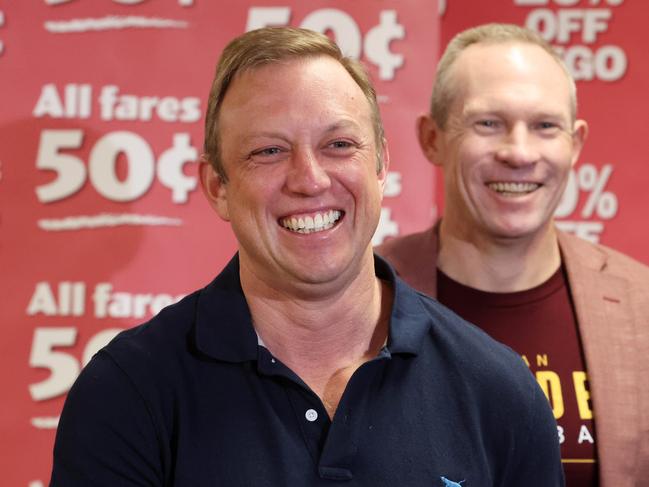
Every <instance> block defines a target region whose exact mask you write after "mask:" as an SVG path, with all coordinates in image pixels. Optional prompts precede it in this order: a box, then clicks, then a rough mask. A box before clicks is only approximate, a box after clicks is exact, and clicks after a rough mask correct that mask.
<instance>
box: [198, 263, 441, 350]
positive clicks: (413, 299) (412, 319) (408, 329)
mask: <svg viewBox="0 0 649 487" xmlns="http://www.w3.org/2000/svg"><path fill="white" fill-rule="evenodd" d="M374 269H375V273H376V275H377V277H379V278H380V279H383V280H385V281H387V282H389V283H390V284H391V286H392V289H393V290H394V300H393V303H392V313H391V316H390V332H389V338H388V344H387V349H388V351H389V353H390V354H395V353H397V354H398V353H405V354H411V355H417V352H418V351H419V349H420V348H421V346H422V343H423V342H424V336H425V335H426V334H427V333H428V332H429V330H430V327H431V318H430V315H429V313H428V312H427V311H426V310H425V309H424V306H423V304H422V297H421V296H420V295H419V294H418V293H417V292H416V291H414V290H413V289H412V288H410V287H409V286H408V285H407V284H406V283H404V282H403V281H402V280H401V279H400V278H398V277H397V275H396V274H395V272H394V269H392V267H391V266H390V265H389V264H388V263H387V262H386V261H385V260H383V259H382V258H381V257H379V256H378V255H376V254H375V255H374ZM196 308H197V309H196V327H195V339H196V347H197V349H198V350H199V351H200V352H201V353H203V354H205V355H207V356H209V357H212V358H215V359H218V360H224V361H227V362H246V361H253V360H257V356H258V346H259V345H258V338H257V333H256V332H255V329H254V327H253V324H252V317H251V316H250V309H249V308H248V303H247V302H246V298H245V296H244V294H243V290H242V289H241V280H240V278H239V254H238V253H237V254H235V256H234V257H233V258H232V259H231V260H230V262H229V263H228V264H227V265H226V266H225V268H224V269H223V271H221V273H220V274H219V275H218V276H217V277H216V278H215V279H214V280H213V281H212V282H211V283H210V284H209V285H207V286H206V287H205V288H203V289H202V290H201V291H200V292H199V296H198V302H197V305H196Z"/></svg>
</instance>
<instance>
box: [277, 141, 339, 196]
mask: <svg viewBox="0 0 649 487" xmlns="http://www.w3.org/2000/svg"><path fill="white" fill-rule="evenodd" d="M286 186H287V188H288V190H289V191H291V192H292V193H296V194H302V195H306V196H312V195H316V194H319V193H321V192H323V191H325V190H326V189H328V188H329V187H330V186H331V179H330V178H329V174H327V171H326V170H325V168H324V167H323V166H322V165H321V163H320V162H319V161H318V158H317V157H316V155H315V154H314V153H313V151H312V150H311V149H310V148H304V147H299V148H296V149H295V150H294V152H293V154H292V156H291V161H290V169H289V172H288V176H287V178H286Z"/></svg>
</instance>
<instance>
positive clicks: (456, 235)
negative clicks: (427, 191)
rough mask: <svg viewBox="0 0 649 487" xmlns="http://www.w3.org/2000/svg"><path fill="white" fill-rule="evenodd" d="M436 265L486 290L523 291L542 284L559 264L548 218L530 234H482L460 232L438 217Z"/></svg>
mask: <svg viewBox="0 0 649 487" xmlns="http://www.w3.org/2000/svg"><path fill="white" fill-rule="evenodd" d="M439 232H440V234H439V241H440V250H439V256H438V260H437V266H438V268H439V269H440V270H441V271H442V272H444V273H445V274H446V275H447V276H449V277H450V278H452V279H454V280H455V281H457V282H460V283H461V284H464V285H465V286H469V287H472V288H475V289H480V290H482V291H489V292H516V291H524V290H526V289H530V288H533V287H535V286H538V285H539V284H542V283H543V282H545V281H546V280H547V279H549V278H550V277H551V276H552V274H554V272H556V270H557V269H558V268H559V266H560V265H561V254H560V252H559V243H558V240H557V234H556V231H555V229H554V225H553V223H552V222H549V223H548V225H547V227H546V228H544V229H543V230H542V231H539V232H537V233H535V234H534V235H527V236H524V237H519V238H502V239H494V238H485V237H484V236H483V235H482V234H480V233H479V232H475V231H474V232H470V233H462V232H458V231H455V230H454V229H453V228H452V226H451V225H447V224H445V221H444V220H442V222H441V225H440V229H439Z"/></svg>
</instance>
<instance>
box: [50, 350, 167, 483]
mask: <svg viewBox="0 0 649 487" xmlns="http://www.w3.org/2000/svg"><path fill="white" fill-rule="evenodd" d="M160 444H161V443H160V439H159V435H158V434H157V433H156V428H155V426H154V423H153V420H152V416H151V414H150V411H149V409H148V407H147V404H146V402H145V400H144V398H143V397H142V396H141V394H140V393H139V392H138V391H137V389H136V388H135V386H134V385H133V383H132V382H131V381H130V379H129V378H128V376H127V375H126V374H125V373H124V371H122V370H121V369H120V368H119V367H118V366H117V364H116V363H115V362H114V361H113V360H112V359H111V357H110V356H109V355H108V354H107V353H105V352H100V353H98V354H97V355H96V356H95V357H94V358H93V359H92V360H91V362H90V363H89V364H88V365H87V366H86V367H85V368H84V370H83V371H82V372H81V374H80V375H79V377H78V379H77V380H76V382H75V384H74V385H73V386H72V388H71V389H70V392H69V394H68V397H67V399H66V401H65V405H64V407H63V411H62V413H61V419H60V421H59V426H58V429H57V433H56V441H55V445H54V463H53V469H52V478H51V480H50V487H75V486H79V487H81V486H83V487H95V486H96V487H115V486H117V485H119V486H124V487H131V486H133V487H135V486H138V487H145V486H146V487H152V486H162V485H164V477H165V476H164V473H163V463H164V462H163V457H164V455H163V453H162V452H163V449H162V448H161V446H160Z"/></svg>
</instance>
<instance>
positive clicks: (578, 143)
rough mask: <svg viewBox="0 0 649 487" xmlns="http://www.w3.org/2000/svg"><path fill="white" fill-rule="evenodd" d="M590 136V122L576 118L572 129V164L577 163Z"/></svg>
mask: <svg viewBox="0 0 649 487" xmlns="http://www.w3.org/2000/svg"><path fill="white" fill-rule="evenodd" d="M586 137H588V124H587V123H586V121H585V120H575V124H574V126H573V130H572V164H571V165H573V166H574V165H575V164H576V163H577V160H578V159H579V153H580V152H581V149H582V148H583V147H584V143H585V142H586Z"/></svg>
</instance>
